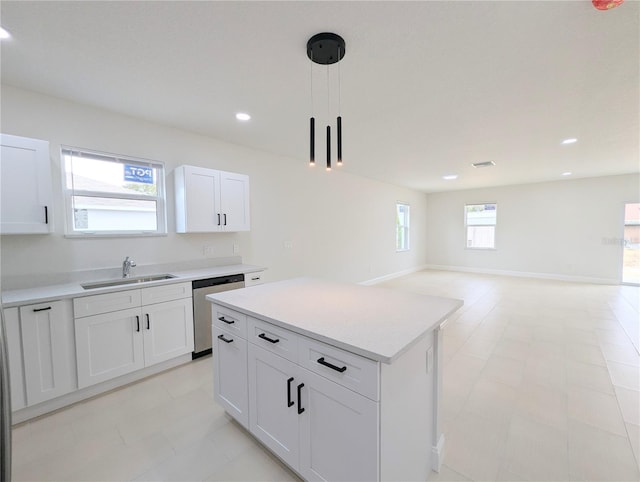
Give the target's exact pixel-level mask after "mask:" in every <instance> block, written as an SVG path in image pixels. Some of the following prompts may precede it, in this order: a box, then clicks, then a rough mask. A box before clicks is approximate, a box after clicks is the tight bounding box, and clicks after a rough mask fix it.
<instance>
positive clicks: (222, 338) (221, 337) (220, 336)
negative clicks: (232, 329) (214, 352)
mask: <svg viewBox="0 0 640 482" xmlns="http://www.w3.org/2000/svg"><path fill="white" fill-rule="evenodd" d="M218 339H219V340H222V341H224V342H225V343H231V342H232V341H233V338H231V340H227V339H226V338H225V337H224V335H218Z"/></svg>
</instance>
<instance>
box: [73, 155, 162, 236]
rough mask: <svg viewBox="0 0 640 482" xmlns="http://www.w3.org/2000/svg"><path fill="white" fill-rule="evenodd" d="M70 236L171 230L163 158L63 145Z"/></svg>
mask: <svg viewBox="0 0 640 482" xmlns="http://www.w3.org/2000/svg"><path fill="white" fill-rule="evenodd" d="M62 161H63V166H64V172H65V201H66V216H67V234H69V235H83V236H99V235H103V236H104V235H109V236H113V235H153V234H164V233H166V232H167V229H166V222H165V193H164V165H163V164H162V163H161V162H156V161H147V160H143V159H134V158H129V157H124V156H115V155H112V154H104V153H99V152H91V151H86V150H80V149H75V148H72V147H63V148H62Z"/></svg>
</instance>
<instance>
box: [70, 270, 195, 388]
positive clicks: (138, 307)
mask: <svg viewBox="0 0 640 482" xmlns="http://www.w3.org/2000/svg"><path fill="white" fill-rule="evenodd" d="M145 300H146V301H149V300H155V301H157V302H156V303H149V304H143V301H145ZM122 308H125V309H122ZM74 309H75V314H76V320H75V333H76V352H77V367H78V386H79V387H80V388H84V387H87V386H90V385H95V384H96V383H100V382H104V381H106V380H110V379H112V378H115V377H118V376H121V375H125V374H127V373H130V372H133V371H136V370H140V369H142V368H145V367H148V366H152V365H155V364H157V363H160V362H162V361H165V360H169V359H171V358H176V357H178V356H180V355H184V354H187V353H190V352H192V351H193V308H192V301H191V283H174V284H169V285H161V286H156V287H150V288H142V289H134V290H125V291H118V292H114V293H106V294H100V295H91V296H85V297H81V298H75V299H74ZM109 310H111V311H109Z"/></svg>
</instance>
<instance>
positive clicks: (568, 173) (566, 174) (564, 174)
mask: <svg viewBox="0 0 640 482" xmlns="http://www.w3.org/2000/svg"><path fill="white" fill-rule="evenodd" d="M562 175H563V176H570V175H571V172H569V171H567V172H563V173H562Z"/></svg>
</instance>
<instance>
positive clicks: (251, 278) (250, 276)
mask: <svg viewBox="0 0 640 482" xmlns="http://www.w3.org/2000/svg"><path fill="white" fill-rule="evenodd" d="M262 283H264V271H255V272H253V273H246V274H245V275H244V286H245V288H249V287H250V286H256V285H261V284H262Z"/></svg>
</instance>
